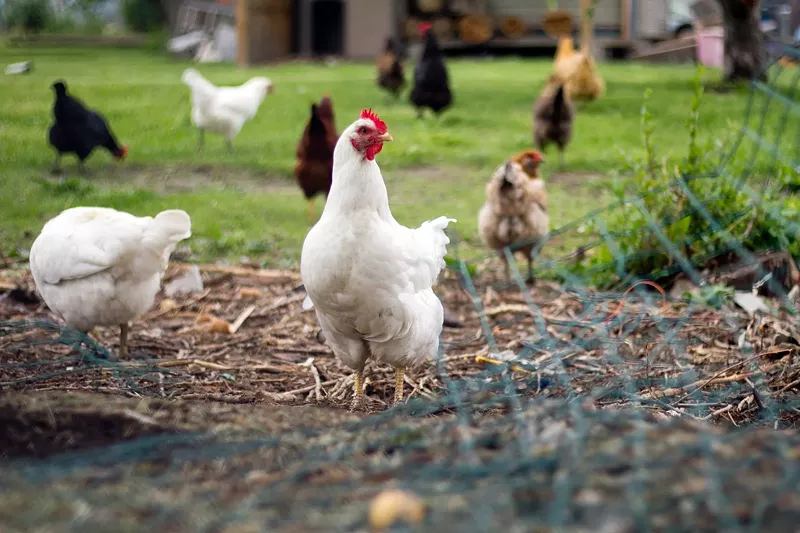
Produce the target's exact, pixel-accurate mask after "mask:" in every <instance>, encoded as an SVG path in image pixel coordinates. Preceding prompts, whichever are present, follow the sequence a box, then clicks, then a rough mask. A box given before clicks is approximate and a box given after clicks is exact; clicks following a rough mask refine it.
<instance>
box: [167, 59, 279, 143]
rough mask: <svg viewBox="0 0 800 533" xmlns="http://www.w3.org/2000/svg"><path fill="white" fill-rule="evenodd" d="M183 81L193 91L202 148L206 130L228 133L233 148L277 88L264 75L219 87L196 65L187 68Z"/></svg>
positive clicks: (228, 141) (195, 115) (193, 118)
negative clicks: (198, 70) (200, 71)
mask: <svg viewBox="0 0 800 533" xmlns="http://www.w3.org/2000/svg"><path fill="white" fill-rule="evenodd" d="M181 81H183V83H184V84H186V85H187V86H188V87H189V89H190V90H191V93H192V124H194V125H195V126H197V128H198V129H199V130H200V136H199V138H198V144H197V149H198V151H199V150H200V149H202V148H203V143H204V140H205V131H206V130H208V131H211V132H214V133H218V134H220V135H222V136H224V137H225V139H226V141H227V143H228V149H229V150H230V151H233V139H235V138H236V136H237V135H238V134H239V131H240V130H241V129H242V126H244V123H245V122H247V121H248V120H250V119H252V118H253V117H255V116H256V113H257V112H258V108H259V107H261V103H262V102H263V101H264V98H266V96H267V95H268V94H270V93H272V91H273V90H274V87H273V85H272V81H271V80H270V79H269V78H265V77H263V76H256V77H255V78H250V79H249V80H247V81H246V82H245V83H243V84H242V85H239V86H238V87H217V86H216V85H214V84H213V83H211V82H210V81H208V80H207V79H205V78H204V77H203V75H202V74H200V73H199V72H197V71H196V70H195V69H193V68H187V69H186V70H184V71H183V75H182V76H181Z"/></svg>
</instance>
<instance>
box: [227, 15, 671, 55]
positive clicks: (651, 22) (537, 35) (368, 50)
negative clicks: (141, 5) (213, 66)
mask: <svg viewBox="0 0 800 533" xmlns="http://www.w3.org/2000/svg"><path fill="white" fill-rule="evenodd" d="M217 1H221V2H233V4H234V6H235V12H236V25H237V32H238V37H239V38H238V55H239V63H240V64H253V63H260V62H264V61H271V60H276V59H281V58H286V57H289V56H301V57H309V56H317V57H319V56H338V57H345V58H348V59H367V58H373V57H375V54H377V53H378V52H379V51H380V50H381V48H382V47H383V44H384V42H385V40H386V38H387V37H388V36H394V37H398V38H400V39H403V40H406V39H408V40H411V41H413V40H415V39H416V38H417V36H416V28H417V27H418V24H419V22H420V21H422V20H427V21H431V22H433V23H434V31H436V32H437V34H438V35H439V38H440V43H441V46H442V48H443V49H445V50H448V49H451V50H452V49H459V48H468V47H471V46H475V43H474V42H472V43H471V42H467V40H465V39H464V37H463V35H462V32H461V31H460V30H459V21H461V20H462V19H463V17H464V15H466V14H481V15H482V16H484V17H486V19H487V20H490V21H491V30H490V35H487V38H486V39H485V40H484V41H483V42H481V43H479V45H480V47H481V48H483V49H489V50H491V49H493V48H553V47H554V46H555V44H556V42H555V40H554V39H553V38H552V37H550V36H548V35H547V34H546V33H545V32H544V29H543V27H542V22H543V19H544V17H545V15H546V14H547V12H548V4H547V1H546V0H490V1H489V0H217ZM580 2H581V0H559V2H558V7H559V9H561V10H565V11H568V12H570V13H571V15H572V17H573V20H574V22H575V37H576V40H578V31H577V29H578V25H579V20H580V7H579V6H580ZM667 2H668V0H597V3H596V5H595V15H594V43H593V44H594V47H595V49H596V51H597V53H599V54H602V52H603V50H604V49H605V50H608V49H613V50H628V49H632V48H633V47H634V45H635V43H636V42H637V41H640V40H652V39H654V38H658V35H659V32H661V31H662V28H663V26H664V20H665V18H666V16H667V13H666V8H665V7H664V6H665V5H666V3H667ZM510 18H513V19H516V21H517V27H518V28H519V29H520V31H519V32H518V33H517V34H515V35H513V36H509V34H508V33H507V32H504V31H503V26H504V21H506V20H508V19H510Z"/></svg>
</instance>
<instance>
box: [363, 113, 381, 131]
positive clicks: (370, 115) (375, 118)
mask: <svg viewBox="0 0 800 533" xmlns="http://www.w3.org/2000/svg"><path fill="white" fill-rule="evenodd" d="M361 118H368V119H370V120H371V121H372V122H374V123H375V127H376V128H378V131H380V132H381V133H386V123H385V122H384V121H382V120H381V119H379V118H378V115H376V114H375V112H374V111H373V110H372V109H362V110H361Z"/></svg>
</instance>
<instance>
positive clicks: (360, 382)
mask: <svg viewBox="0 0 800 533" xmlns="http://www.w3.org/2000/svg"><path fill="white" fill-rule="evenodd" d="M363 408H364V370H363V369H362V370H361V371H360V372H356V375H355V381H354V383H353V403H352V404H351V405H350V411H361V410H362V409H363Z"/></svg>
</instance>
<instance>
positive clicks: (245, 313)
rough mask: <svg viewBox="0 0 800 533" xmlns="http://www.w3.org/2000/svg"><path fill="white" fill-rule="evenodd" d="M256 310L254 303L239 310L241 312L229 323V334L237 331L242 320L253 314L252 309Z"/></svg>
mask: <svg viewBox="0 0 800 533" xmlns="http://www.w3.org/2000/svg"><path fill="white" fill-rule="evenodd" d="M255 310H256V306H255V305H251V306H248V307H247V309H245V310H244V311H242V312H241V314H240V315H239V316H238V317H237V318H236V320H235V321H234V322H233V324H231V328H230V332H231V335H233V334H234V333H236V332H237V331H239V328H240V327H242V324H244V321H245V320H247V319H248V317H249V316H250V315H252V314H253V311H255Z"/></svg>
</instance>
